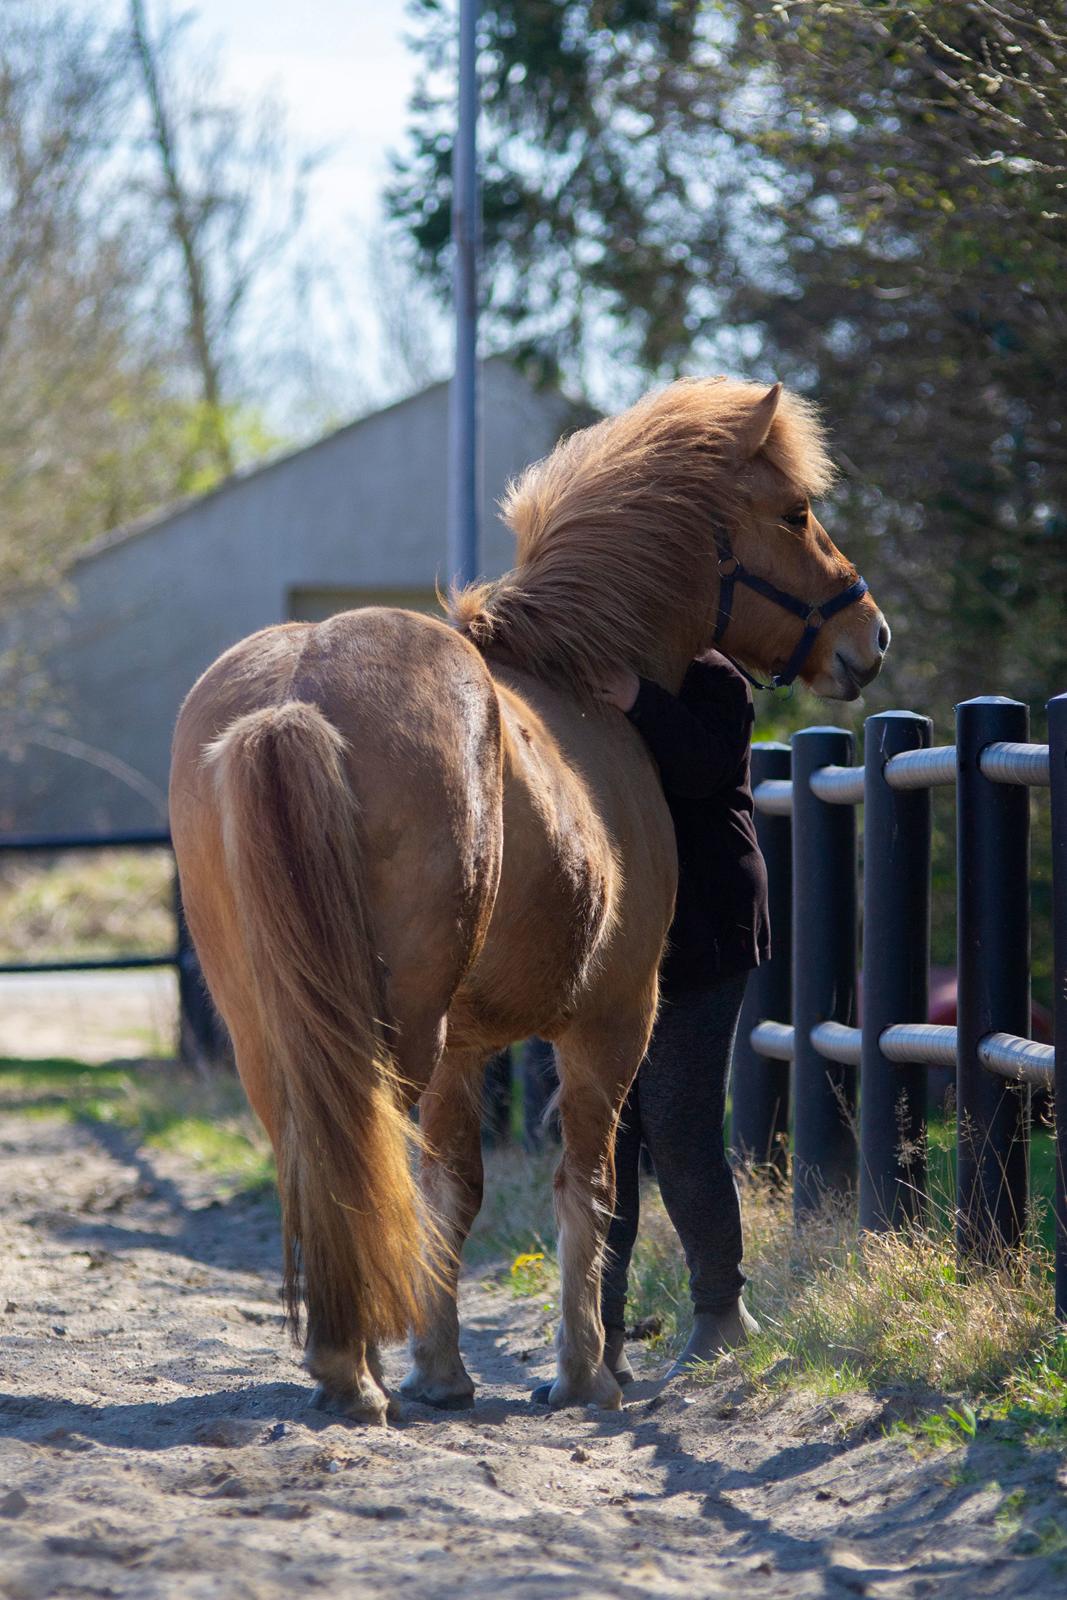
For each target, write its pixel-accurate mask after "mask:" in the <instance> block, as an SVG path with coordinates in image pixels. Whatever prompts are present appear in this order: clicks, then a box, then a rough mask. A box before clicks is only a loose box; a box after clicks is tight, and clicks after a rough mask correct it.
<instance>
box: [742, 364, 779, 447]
mask: <svg viewBox="0 0 1067 1600" xmlns="http://www.w3.org/2000/svg"><path fill="white" fill-rule="evenodd" d="M781 398H782V386H781V384H780V383H776V384H773V385H772V387H771V388H770V389H768V390H767V393H766V394H765V395H763V397H762V398H761V399H759V400H757V401H756V404H755V405H754V406H753V407H752V410H751V411H749V412H748V414H747V415H746V416H744V417H743V418H742V419H741V422H740V424H739V426H738V430H737V439H736V443H737V454H738V456H739V457H740V459H741V460H742V461H751V460H752V457H753V456H754V455H755V454H756V453H757V451H759V450H762V449H763V446H764V445H765V444H766V443H767V435H768V434H769V433H770V431H771V423H772V422H773V421H774V417H775V413H776V412H777V410H778V402H779V400H780V399H781Z"/></svg>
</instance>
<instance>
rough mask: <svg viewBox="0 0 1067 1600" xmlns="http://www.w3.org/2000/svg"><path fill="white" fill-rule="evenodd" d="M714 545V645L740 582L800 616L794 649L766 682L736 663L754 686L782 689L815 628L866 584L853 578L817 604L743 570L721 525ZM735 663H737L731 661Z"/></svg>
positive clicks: (862, 592)
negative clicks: (800, 628)
mask: <svg viewBox="0 0 1067 1600" xmlns="http://www.w3.org/2000/svg"><path fill="white" fill-rule="evenodd" d="M713 531H714V534H715V548H716V550H717V551H718V552H719V615H718V617H717V618H716V622H715V634H714V640H715V643H716V644H718V643H719V642H720V640H721V639H722V637H723V635H724V634H725V632H726V630H727V628H728V627H729V625H730V612H731V610H732V608H733V603H734V588H735V586H736V585H737V584H739V583H743V584H744V585H745V587H746V589H754V590H755V592H756V593H757V594H761V595H762V596H763V598H764V599H765V600H772V601H773V602H774V604H775V605H776V606H781V607H782V608H783V610H785V611H789V612H791V613H792V615H793V616H794V617H800V618H801V620H802V621H803V623H804V632H803V633H802V634H801V635H800V638H799V639H798V640H797V646H796V649H795V650H794V651H793V654H792V655H791V656H790V657H789V660H788V661H787V662H786V664H785V666H784V667H783V669H782V671H781V672H776V673H774V674H773V676H772V678H771V681H770V683H759V682H757V680H756V679H755V678H753V677H752V675H751V674H750V673H748V672H745V669H744V667H740V666H739V671H741V672H744V674H745V677H746V678H747V679H748V681H749V683H751V684H752V686H753V688H755V689H784V688H786V686H787V685H788V684H791V683H792V682H793V680H794V679H795V677H796V675H797V673H798V672H799V671H800V669H801V667H802V666H803V665H804V663H805V661H806V660H807V659H808V656H809V654H810V652H811V647H812V645H813V644H814V643H815V640H816V639H817V638H818V636H819V629H820V628H821V627H822V625H823V623H824V622H829V620H830V618H831V617H836V616H837V613H838V612H839V611H844V609H845V607H846V606H850V605H852V604H853V603H854V602H855V601H856V600H859V599H861V598H862V597H863V596H864V595H865V594H866V593H867V585H866V583H865V582H864V580H863V579H862V578H857V579H856V581H855V583H850V584H849V586H848V588H847V589H843V590H842V591H841V593H840V594H835V595H834V597H833V599H832V600H826V601H824V602H823V603H822V604H821V605H818V606H815V605H812V604H811V602H810V601H808V600H798V599H797V597H796V595H795V594H787V593H786V591H785V590H784V589H779V588H778V587H777V586H776V585H775V584H773V583H768V582H767V579H766V578H757V577H756V575H755V573H754V572H746V571H745V569H744V567H743V566H742V565H741V563H740V561H738V559H737V557H736V556H735V555H734V553H733V551H732V550H731V549H730V536H729V534H728V533H727V532H726V530H725V528H715V529H714V530H713ZM734 665H735V666H738V663H737V662H735V663H734Z"/></svg>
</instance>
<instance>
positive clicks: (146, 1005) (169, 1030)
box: [0, 967, 178, 1064]
mask: <svg viewBox="0 0 1067 1600" xmlns="http://www.w3.org/2000/svg"><path fill="white" fill-rule="evenodd" d="M177 1025H178V980H177V978H176V977H175V974H174V973H173V971H171V969H170V968H169V967H168V968H162V969H160V970H158V971H157V970H152V971H141V970H134V971H132V972H34V973H11V972H7V973H0V1056H16V1057H19V1058H23V1057H25V1058H33V1057H42V1056H75V1057H76V1058H77V1059H78V1060H79V1061H87V1062H90V1063H94V1064H95V1063H100V1062H104V1061H114V1060H115V1059H117V1058H123V1059H133V1060H137V1059H140V1058H142V1057H144V1056H158V1055H164V1056H166V1055H169V1054H170V1053H171V1051H172V1050H173V1048H174V1039H175V1034H176V1031H177Z"/></svg>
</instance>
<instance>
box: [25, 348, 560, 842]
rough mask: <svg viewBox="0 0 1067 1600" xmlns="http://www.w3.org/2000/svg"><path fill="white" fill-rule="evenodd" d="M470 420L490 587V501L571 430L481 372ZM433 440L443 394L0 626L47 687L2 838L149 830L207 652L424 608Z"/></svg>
mask: <svg viewBox="0 0 1067 1600" xmlns="http://www.w3.org/2000/svg"><path fill="white" fill-rule="evenodd" d="M483 418H484V435H483V443H484V474H483V481H484V504H483V507H482V544H481V550H482V560H481V565H482V569H483V571H484V573H485V574H486V575H488V576H495V575H497V574H498V573H500V572H503V571H505V570H506V569H507V568H508V567H509V566H510V565H511V562H512V541H511V535H510V534H509V533H508V531H507V530H506V529H505V528H503V527H502V525H501V524H500V522H499V519H498V517H497V514H496V510H495V505H496V501H497V500H498V498H499V496H500V495H501V493H502V492H503V489H504V486H505V484H506V482H507V480H508V478H509V477H511V476H512V475H513V474H515V473H516V472H518V471H520V470H521V468H522V467H523V466H524V465H526V464H527V463H528V462H529V461H532V460H535V459H537V458H538V457H539V456H541V455H544V454H545V453H546V451H548V450H549V449H551V447H552V445H553V444H554V443H555V442H556V440H557V439H558V437H559V435H560V433H561V432H562V431H564V430H565V429H566V428H567V427H568V426H570V425H572V424H573V420H574V415H573V409H572V408H571V407H570V405H569V403H568V402H566V401H565V400H564V399H563V398H562V397H561V396H559V395H556V394H551V393H548V394H546V393H542V392H539V391H536V390H534V389H533V388H532V387H531V386H530V385H529V384H528V383H527V381H526V380H525V379H524V378H523V377H522V376H521V375H520V374H519V373H517V372H516V371H515V369H514V368H513V367H511V366H510V365H509V364H508V363H506V362H505V361H502V360H493V361H490V362H487V363H486V366H485V368H484V371H483ZM447 428H448V391H447V386H446V385H443V384H442V385H437V386H435V387H434V388H432V389H428V390H426V391H425V392H423V393H422V394H419V395H415V396H414V397H413V398H411V399H409V400H405V401H402V402H400V403H399V404H397V405H394V406H391V407H389V408H388V409H387V410H385V411H380V412H377V413H376V414H374V415H373V416H370V417H366V418H364V419H363V420H361V421H359V422H356V423H353V424H351V425H350V426H348V427H346V428H342V429H341V430H340V431H339V432H337V433H334V434H332V435H330V436H329V437H328V438H326V439H323V440H321V441H320V442H319V443H317V444H314V445H311V446H310V447H308V448H307V449H304V450H301V451H299V452H297V453H296V454H294V455H291V456H288V457H286V458H284V459H282V460H280V461H277V462H274V463H272V464H270V465H268V466H266V467H262V468H260V469H258V470H256V471H254V472H251V473H249V474H247V475H246V476H244V477H240V478H237V479H233V480H231V481H229V482H228V483H226V484H223V485H222V486H220V488H218V489H217V490H215V491H213V492H212V493H211V494H208V495H206V496H204V497H203V498H201V499H199V500H197V501H194V502H191V503H190V504H188V505H185V506H183V507H181V508H179V509H178V510H176V511H173V512H172V513H170V514H169V515H166V516H164V517H161V518H160V519H158V520H156V521H154V522H152V523H151V524H149V525H147V526H143V527H141V528H138V529H136V530H133V531H128V532H124V533H123V532H120V533H118V534H116V535H112V536H109V537H108V538H106V539H104V540H102V541H100V543H99V544H98V545H97V546H95V547H94V548H92V549H91V550H90V551H88V552H87V553H86V554H85V555H84V556H83V557H82V558H81V559H80V560H79V561H78V562H77V563H76V565H75V566H74V568H73V570H72V572H71V573H70V574H69V577H68V581H67V583H66V585H65V586H64V590H63V592H62V594H59V593H57V594H56V595H54V596H50V597H48V599H47V600H45V601H43V602H41V603H40V604H39V605H37V606H36V607H35V608H34V609H33V611H32V612H31V613H29V614H23V615H20V616H18V617H13V616H8V617H7V618H6V619H5V618H0V649H2V648H4V647H5V645H6V646H7V647H8V648H10V647H11V646H12V645H13V644H15V643H17V642H18V641H19V640H20V639H21V640H24V641H28V642H29V643H30V645H31V646H32V649H33V651H34V653H35V654H36V655H37V657H38V658H39V667H40V671H39V673H38V674H37V680H38V681H39V682H41V683H43V684H44V685H45V687H44V690H43V698H41V699H40V700H39V701H38V703H37V704H35V705H34V707H33V708H32V710H31V709H30V708H27V711H26V712H25V713H24V714H22V715H21V716H20V717H19V718H17V719H16V720H17V722H18V723H19V724H20V725H21V733H20V734H19V736H18V737H16V738H15V739H13V740H12V739H7V740H5V741H4V743H5V746H6V748H3V749H0V830H3V831H10V830H17V831H20V832H21V831H36V832H61V831H66V830H93V831H105V830H109V829H113V828H134V827H152V826H156V825H158V824H159V823H160V822H161V821H163V820H164V819H165V801H164V796H165V793H166V785H167V769H168V763H169V750H170V737H171V732H172V729H173V726H174V719H175V717H176V715H177V711H178V708H179V706H180V704H181V701H182V699H183V697H184V695H185V694H186V692H187V690H188V689H189V687H190V686H191V684H192V683H193V682H194V680H195V679H196V677H197V676H198V675H199V673H200V672H202V671H203V670H204V668H205V667H207V666H208V665H210V663H211V662H212V661H213V660H214V659H215V657H216V656H217V655H218V654H219V653H220V652H221V651H222V650H224V649H226V648H227V647H228V646H229V645H231V644H233V643H234V642H235V641H236V640H238V639H241V638H243V637H244V636H245V635H246V634H248V633H252V632H254V631H255V630H256V629H257V628H262V627H265V626H267V625H268V624H270V623H273V622H279V621H284V620H286V619H287V618H289V617H291V616H311V617H316V616H321V615H323V614H324V613H326V612H328V611H329V610H330V609H331V608H332V609H343V607H344V606H345V605H346V604H348V603H353V602H356V601H363V602H365V603H373V602H375V601H376V600H378V599H379V598H381V599H383V600H384V601H385V602H386V603H398V602H399V603H408V604H418V603H420V601H421V602H423V603H426V604H427V605H429V604H431V603H432V595H433V587H434V583H435V581H441V582H442V583H445V582H447V580H448V577H449V574H448V573H447V572H446V570H445V564H446V554H445V467H446V441H447ZM334 597H336V601H337V604H336V606H332V601H333V599H334Z"/></svg>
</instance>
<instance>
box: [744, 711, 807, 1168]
mask: <svg viewBox="0 0 1067 1600" xmlns="http://www.w3.org/2000/svg"><path fill="white" fill-rule="evenodd" d="M791 764H792V752H791V751H790V748H789V746H788V745H787V744H772V743H766V744H754V745H753V746H752V787H753V789H755V788H756V786H757V785H758V784H761V783H763V782H764V781H765V780H766V779H770V778H788V777H789V772H790V766H791ZM756 838H757V839H758V840H759V847H760V850H761V851H762V852H763V859H764V861H765V862H766V863H767V898H768V909H769V913H770V923H771V949H772V955H771V959H770V961H765V962H764V963H763V965H762V966H759V967H757V968H756V970H755V971H754V972H753V973H752V974H751V975H750V977H749V980H748V987H747V989H746V990H745V1003H744V1005H743V1006H742V1008H741V1020H740V1022H739V1024H738V1029H737V1043H736V1045H735V1047H734V1058H733V1070H732V1080H733V1082H732V1112H731V1120H730V1142H731V1144H732V1145H733V1148H734V1149H735V1150H736V1151H737V1153H738V1154H739V1155H740V1156H741V1157H742V1158H743V1159H745V1160H748V1161H755V1162H759V1163H767V1164H769V1165H770V1166H772V1167H773V1168H774V1169H775V1170H776V1171H777V1172H779V1173H784V1171H785V1168H786V1164H787V1159H788V1150H787V1141H788V1135H789V1063H788V1062H787V1061H769V1060H768V1059H767V1058H766V1057H765V1056H760V1055H757V1054H756V1052H755V1050H753V1048H752V1045H751V1044H750V1043H749V1035H750V1034H751V1032H752V1029H753V1028H754V1027H755V1026H756V1023H757V1022H764V1021H771V1022H789V1021H790V1019H791V1016H792V970H791V963H792V932H793V927H792V892H793V834H792V826H791V824H790V820H789V818H788V817H772V816H768V815H767V814H766V812H762V811H757V812H756Z"/></svg>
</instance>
